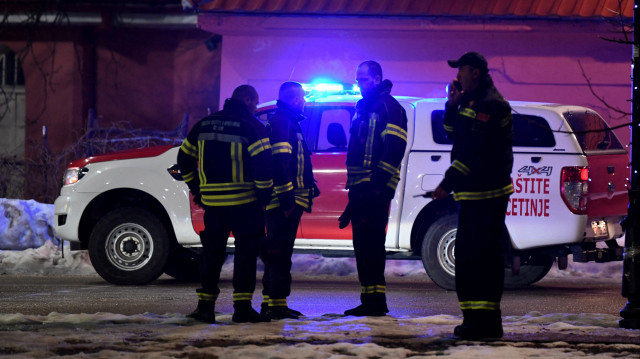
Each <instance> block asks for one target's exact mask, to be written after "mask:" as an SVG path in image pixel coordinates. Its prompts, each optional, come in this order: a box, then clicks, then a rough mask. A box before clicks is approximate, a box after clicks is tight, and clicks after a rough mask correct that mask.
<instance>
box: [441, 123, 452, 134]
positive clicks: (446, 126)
mask: <svg viewBox="0 0 640 359" xmlns="http://www.w3.org/2000/svg"><path fill="white" fill-rule="evenodd" d="M442 127H444V130H445V131H447V132H453V126H449V125H445V124H443V125H442Z"/></svg>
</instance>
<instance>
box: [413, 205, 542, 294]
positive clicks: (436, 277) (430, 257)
mask: <svg viewBox="0 0 640 359" xmlns="http://www.w3.org/2000/svg"><path fill="white" fill-rule="evenodd" d="M457 222H458V217H457V215H455V214H449V215H446V216H443V217H440V218H438V219H437V220H436V221H435V222H434V223H433V224H432V225H431V226H430V227H429V229H428V230H427V232H426V233H425V235H424V239H423V242H422V264H423V265H424V269H425V270H426V271H427V274H428V275H429V278H431V280H432V281H433V282H434V283H435V284H436V285H438V286H439V287H441V288H442V289H446V290H455V289H456V279H455V269H456V265H455V254H454V253H455V252H454V249H455V241H456V232H457V225H458V223H457ZM553 261H554V258H553V257H551V256H547V255H535V254H534V255H529V256H527V257H523V258H521V265H520V273H519V274H518V275H513V273H512V272H511V268H506V269H505V280H504V284H505V287H506V288H510V289H511V288H521V287H526V286H528V285H531V284H533V283H535V282H537V281H539V280H540V279H542V278H544V276H545V275H546V274H547V273H548V272H549V270H550V269H551V267H552V266H553Z"/></svg>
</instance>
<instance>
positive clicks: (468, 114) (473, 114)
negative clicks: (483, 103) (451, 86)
mask: <svg viewBox="0 0 640 359" xmlns="http://www.w3.org/2000/svg"><path fill="white" fill-rule="evenodd" d="M458 113H459V114H461V115H462V116H465V117H470V118H476V112H475V111H474V110H472V109H470V108H468V107H463V108H461V109H460V112H458Z"/></svg>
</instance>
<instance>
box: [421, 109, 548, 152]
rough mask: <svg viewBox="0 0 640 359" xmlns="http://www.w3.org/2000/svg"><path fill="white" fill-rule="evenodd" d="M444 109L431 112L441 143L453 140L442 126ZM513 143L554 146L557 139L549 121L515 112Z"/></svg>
mask: <svg viewBox="0 0 640 359" xmlns="http://www.w3.org/2000/svg"><path fill="white" fill-rule="evenodd" d="M443 120H444V110H435V111H433V112H432V113H431V132H432V133H433V141H434V142H435V143H438V144H441V145H450V144H453V142H452V141H451V140H450V139H449V138H448V137H447V133H446V132H445V130H444V127H442V121H443ZM513 145H514V146H521V147H554V146H555V145H556V139H555V137H554V136H553V132H552V131H551V128H550V127H549V123H547V121H546V120H545V119H544V118H542V117H539V116H531V115H522V114H517V113H514V114H513Z"/></svg>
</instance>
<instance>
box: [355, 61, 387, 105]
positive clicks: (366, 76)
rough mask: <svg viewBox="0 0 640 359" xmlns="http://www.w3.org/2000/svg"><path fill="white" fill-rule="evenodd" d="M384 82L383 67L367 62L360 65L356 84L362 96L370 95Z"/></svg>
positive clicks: (373, 62)
mask: <svg viewBox="0 0 640 359" xmlns="http://www.w3.org/2000/svg"><path fill="white" fill-rule="evenodd" d="M381 82H382V67H381V66H380V64H379V63H377V62H375V61H371V60H369V61H365V62H363V63H361V64H360V65H358V69H357V70H356V83H357V84H358V87H359V88H360V93H361V94H362V96H363V97H364V96H367V95H368V94H370V93H371V92H372V91H373V90H374V89H375V88H376V87H377V86H378V85H380V83H381Z"/></svg>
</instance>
